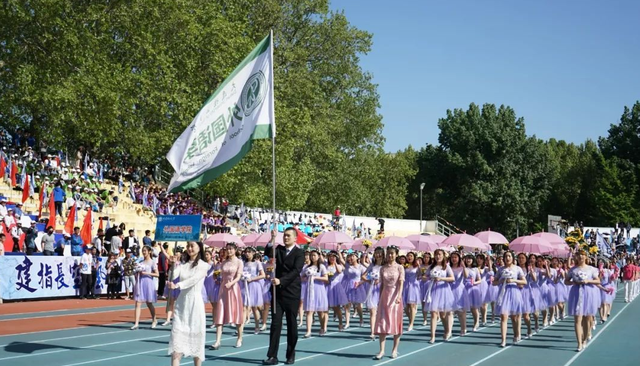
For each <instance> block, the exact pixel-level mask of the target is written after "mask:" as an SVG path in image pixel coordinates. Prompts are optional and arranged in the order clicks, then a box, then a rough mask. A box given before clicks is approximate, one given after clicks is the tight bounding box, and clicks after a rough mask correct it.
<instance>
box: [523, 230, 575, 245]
mask: <svg viewBox="0 0 640 366" xmlns="http://www.w3.org/2000/svg"><path fill="white" fill-rule="evenodd" d="M531 236H535V237H538V238H542V239H544V240H546V241H547V242H549V244H551V246H554V247H555V246H561V247H565V246H566V247H568V245H567V243H566V242H565V241H564V239H562V237H561V236H560V235H558V234H554V233H545V232H541V233H535V234H533V235H531Z"/></svg>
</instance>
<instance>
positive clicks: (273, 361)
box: [262, 357, 278, 365]
mask: <svg viewBox="0 0 640 366" xmlns="http://www.w3.org/2000/svg"><path fill="white" fill-rule="evenodd" d="M262 364H263V365H277V364H278V359H277V358H275V357H269V358H267V359H266V360H264V361H262Z"/></svg>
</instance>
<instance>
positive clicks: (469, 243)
mask: <svg viewBox="0 0 640 366" xmlns="http://www.w3.org/2000/svg"><path fill="white" fill-rule="evenodd" d="M450 245H451V246H453V247H455V248H457V247H462V248H463V249H466V250H474V249H480V250H490V249H491V247H490V246H489V244H485V243H483V242H482V241H481V240H480V239H478V238H476V237H475V236H473V235H469V234H454V235H451V236H450V237H448V238H446V239H445V240H444V241H443V242H442V243H440V244H439V246H440V247H441V248H442V247H446V246H450Z"/></svg>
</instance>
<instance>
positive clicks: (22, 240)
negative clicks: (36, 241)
mask: <svg viewBox="0 0 640 366" xmlns="http://www.w3.org/2000/svg"><path fill="white" fill-rule="evenodd" d="M26 238H27V235H26V234H25V233H22V234H20V239H18V248H19V249H20V251H22V248H23V247H24V240H25V239H26Z"/></svg>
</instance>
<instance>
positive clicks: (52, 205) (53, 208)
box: [47, 191, 56, 230]
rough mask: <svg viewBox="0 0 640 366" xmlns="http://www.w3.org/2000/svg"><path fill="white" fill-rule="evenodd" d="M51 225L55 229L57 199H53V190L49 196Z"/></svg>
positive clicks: (49, 224) (49, 223)
mask: <svg viewBox="0 0 640 366" xmlns="http://www.w3.org/2000/svg"><path fill="white" fill-rule="evenodd" d="M49 226H51V227H53V230H55V229H56V201H54V200H53V191H51V195H50V196H49V222H48V223H47V227H49Z"/></svg>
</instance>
